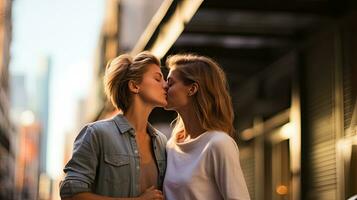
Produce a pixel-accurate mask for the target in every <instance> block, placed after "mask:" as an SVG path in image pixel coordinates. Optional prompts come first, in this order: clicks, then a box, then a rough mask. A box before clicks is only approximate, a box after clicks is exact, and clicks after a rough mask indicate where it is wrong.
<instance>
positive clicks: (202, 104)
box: [166, 54, 234, 136]
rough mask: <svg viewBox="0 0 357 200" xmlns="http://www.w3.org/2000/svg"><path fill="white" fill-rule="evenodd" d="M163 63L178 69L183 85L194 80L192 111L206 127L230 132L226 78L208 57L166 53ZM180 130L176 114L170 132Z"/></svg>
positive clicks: (231, 117) (229, 104) (232, 132)
mask: <svg viewBox="0 0 357 200" xmlns="http://www.w3.org/2000/svg"><path fill="white" fill-rule="evenodd" d="M166 66H168V67H169V68H170V69H174V70H175V71H176V72H178V78H179V79H180V80H182V81H183V83H184V84H185V85H189V84H192V83H197V84H198V85H199V87H198V91H197V93H196V94H195V95H194V96H193V104H194V105H193V107H194V111H195V113H196V115H197V117H198V119H199V121H200V123H201V125H202V126H203V128H204V129H206V130H219V131H224V132H226V133H228V134H229V135H231V136H233V134H234V127H233V119H234V112H233V106H232V100H231V97H230V95H229V89H228V85H227V81H226V80H227V79H226V75H225V73H224V71H223V70H222V69H221V67H220V66H219V65H218V64H217V63H216V62H215V61H214V60H212V59H211V58H208V57H205V56H198V55H194V54H178V55H173V56H170V57H169V58H168V59H167V61H166ZM182 130H183V121H182V119H181V117H180V115H178V117H177V119H176V123H175V126H174V130H173V134H176V133H179V132H181V131H182Z"/></svg>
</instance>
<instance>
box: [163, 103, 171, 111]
mask: <svg viewBox="0 0 357 200" xmlns="http://www.w3.org/2000/svg"><path fill="white" fill-rule="evenodd" d="M164 109H165V110H173V107H172V106H171V105H170V104H167V105H166V106H165V107H164Z"/></svg>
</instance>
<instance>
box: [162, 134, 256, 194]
mask: <svg viewBox="0 0 357 200" xmlns="http://www.w3.org/2000/svg"><path fill="white" fill-rule="evenodd" d="M166 150H167V169H166V175H165V180H164V195H165V199H166V200H195V199H197V200H220V199H239V200H247V199H248V200H249V199H250V197H249V193H248V189H247V186H246V183H245V180H244V176H243V173H242V169H241V166H240V162H239V150H238V146H237V144H236V143H235V141H234V140H233V139H232V138H231V137H230V136H229V135H228V134H226V133H224V132H221V131H206V132H204V133H203V134H201V135H200V136H198V137H196V138H194V139H191V140H189V141H185V142H182V143H178V142H177V141H176V138H175V137H174V136H173V137H171V138H170V139H169V141H168V142H167V145H166Z"/></svg>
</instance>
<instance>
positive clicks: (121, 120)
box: [114, 114, 158, 137]
mask: <svg viewBox="0 0 357 200" xmlns="http://www.w3.org/2000/svg"><path fill="white" fill-rule="evenodd" d="M114 121H115V123H116V124H117V126H118V128H119V131H120V133H121V134H124V133H126V132H129V133H130V134H131V135H132V136H135V134H136V133H135V129H134V128H133V126H132V125H131V124H130V122H129V121H128V119H126V117H125V116H124V115H123V114H118V115H116V116H115V117H114ZM147 131H148V133H149V134H150V136H151V137H156V136H157V135H158V134H157V132H156V130H155V128H154V127H153V126H152V125H151V124H150V123H148V126H147Z"/></svg>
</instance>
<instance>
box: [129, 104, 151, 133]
mask: <svg viewBox="0 0 357 200" xmlns="http://www.w3.org/2000/svg"><path fill="white" fill-rule="evenodd" d="M133 100H134V101H133V103H132V104H131V106H130V107H129V108H128V110H127V111H126V112H125V113H124V116H125V117H126V118H127V120H128V121H129V122H130V124H131V125H132V126H133V128H134V129H135V131H136V133H137V134H142V133H146V128H147V123H148V119H149V115H150V113H151V111H152V110H153V107H152V106H148V105H145V104H144V103H143V102H141V101H139V99H135V98H133Z"/></svg>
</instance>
